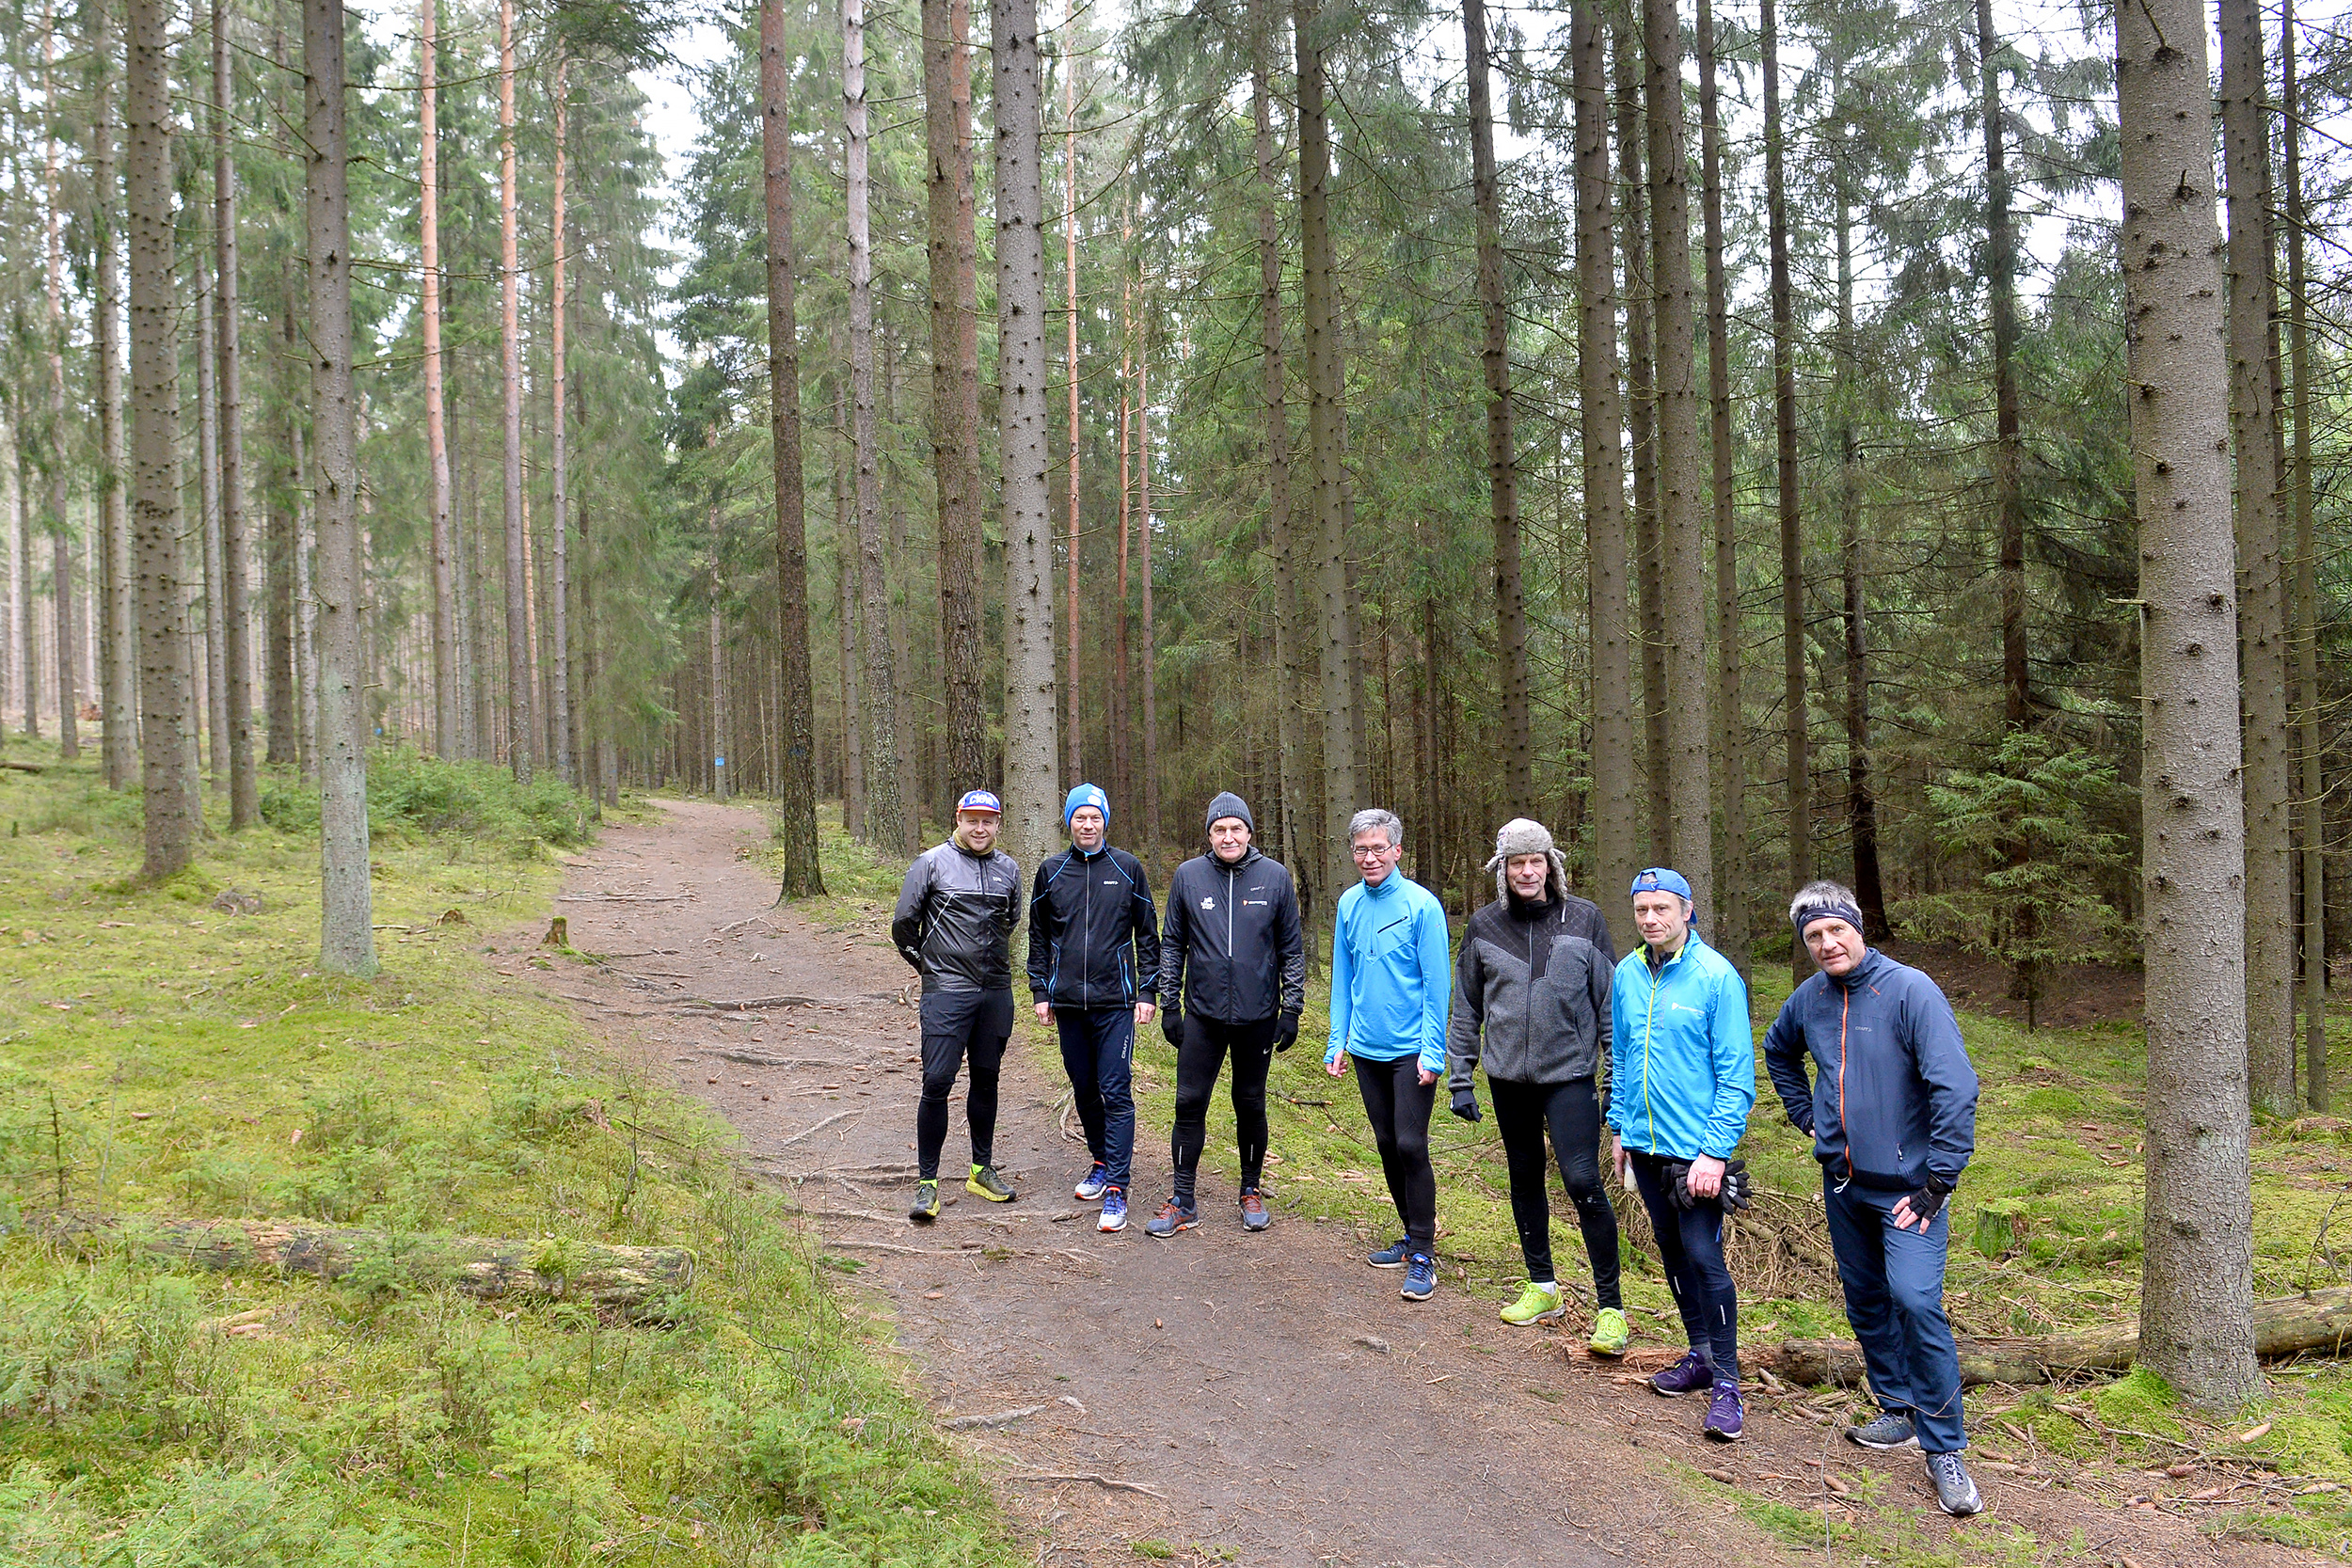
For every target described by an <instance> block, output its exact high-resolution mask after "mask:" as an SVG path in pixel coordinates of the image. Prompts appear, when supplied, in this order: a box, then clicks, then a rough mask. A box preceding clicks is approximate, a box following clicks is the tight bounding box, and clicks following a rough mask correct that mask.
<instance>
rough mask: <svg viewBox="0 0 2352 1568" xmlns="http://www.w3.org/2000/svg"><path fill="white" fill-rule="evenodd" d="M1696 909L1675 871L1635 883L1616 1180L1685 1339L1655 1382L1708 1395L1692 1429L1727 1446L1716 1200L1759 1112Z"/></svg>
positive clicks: (1616, 1019) (1735, 1019) (1613, 1013)
mask: <svg viewBox="0 0 2352 1568" xmlns="http://www.w3.org/2000/svg"><path fill="white" fill-rule="evenodd" d="M1691 916H1692V904H1691V883H1690V881H1689V879H1686V878H1685V877H1684V876H1683V875H1682V873H1680V872H1679V871H1672V870H1669V869H1667V868H1666V867H1664V866H1653V867H1651V868H1650V869H1649V870H1647V871H1645V872H1643V873H1642V874H1641V875H1640V876H1638V877H1636V878H1634V879H1633V927H1634V929H1635V930H1637V931H1639V932H1640V933H1641V936H1642V945H1641V946H1639V947H1637V948H1635V949H1634V950H1633V951H1632V952H1630V953H1628V954H1627V955H1626V956H1625V958H1624V960H1623V961H1622V962H1621V963H1619V964H1618V965H1617V973H1616V975H1615V977H1614V979H1613V981H1612V983H1611V985H1610V989H1609V1018H1610V1041H1609V1066H1610V1085H1609V1127H1610V1131H1611V1132H1614V1133H1615V1134H1616V1139H1615V1147H1614V1154H1615V1158H1616V1164H1617V1180H1620V1181H1626V1182H1627V1184H1628V1185H1629V1186H1633V1187H1635V1188H1637V1189H1638V1190H1639V1191H1640V1193H1641V1195H1642V1205H1643V1207H1644V1208H1645V1209H1647V1210H1648V1211H1649V1218H1650V1228H1651V1229H1652V1230H1653V1231H1654V1232H1656V1233H1657V1237H1658V1260H1659V1262H1660V1263H1661V1264H1662V1265H1664V1268H1665V1271H1666V1283H1667V1284H1668V1286H1670V1287H1671V1288H1672V1289H1673V1291H1674V1297H1675V1306H1676V1307H1677V1308H1678V1309H1679V1310H1680V1312H1681V1314H1682V1327H1683V1332H1684V1333H1686V1334H1687V1335H1688V1336H1689V1337H1690V1340H1691V1349H1690V1352H1689V1354H1686V1355H1684V1356H1683V1358H1682V1359H1681V1360H1680V1361H1678V1362H1677V1363H1676V1364H1675V1365H1674V1366H1672V1367H1669V1368H1667V1369H1666V1370H1664V1371H1662V1372H1660V1373H1659V1374H1658V1375H1657V1376H1656V1377H1654V1378H1652V1379H1650V1386H1651V1387H1652V1388H1654V1389H1656V1390H1657V1391H1658V1392H1659V1393H1661V1394H1664V1395H1667V1396H1668V1397H1670V1398H1671V1397H1675V1396H1678V1395H1682V1394H1688V1393H1693V1392H1695V1391H1697V1390H1698V1389H1701V1388H1708V1389H1710V1390H1711V1391H1710V1394H1709V1397H1708V1407H1707V1418H1706V1420H1705V1422H1704V1423H1703V1424H1702V1426H1701V1428H1700V1430H1701V1431H1702V1432H1704V1433H1706V1434H1707V1435H1708V1436H1709V1437H1711V1438H1714V1439H1716V1440H1717V1441H1719V1442H1725V1443H1728V1442H1732V1441H1735V1440H1737V1439H1738V1438H1739V1437H1740V1433H1741V1431H1742V1427H1743V1415H1742V1411H1741V1407H1740V1298H1739V1296H1738V1294H1737V1292H1735V1291H1733V1289H1732V1285H1731V1270H1730V1269H1729V1268H1728V1267H1727V1266H1726V1265H1725V1263H1724V1203H1725V1202H1726V1201H1727V1194H1726V1188H1725V1179H1726V1176H1727V1175H1730V1176H1734V1177H1735V1178H1736V1175H1737V1172H1736V1170H1735V1167H1733V1166H1731V1165H1730V1164H1729V1162H1730V1160H1731V1155H1732V1151H1733V1150H1734V1149H1736V1148H1739V1147H1740V1136H1741V1134H1743V1133H1744V1132H1746V1131H1747V1127H1748V1108H1749V1107H1750V1106H1752V1105H1754V1104H1755V1103H1756V1033H1755V1030H1754V1029H1753V1028H1752V1027H1751V1026H1750V1024H1749V1022H1748V988H1747V986H1746V985H1745V984H1744V983H1742V982H1741V980H1740V972H1739V971H1738V970H1736V969H1734V968H1732V967H1731V960H1730V959H1728V958H1724V956H1723V955H1722V954H1721V953H1718V952H1716V951H1715V950H1714V949H1713V948H1711V947H1709V946H1708V945H1707V943H1705V942H1701V941H1700V940H1699V935H1698V933H1697V932H1696V931H1693V930H1692V929H1691ZM1629 1175H1630V1177H1631V1180H1629V1181H1628V1180H1627V1179H1628V1176H1629ZM1732 1185H1733V1186H1734V1187H1735V1188H1736V1186H1737V1185H1738V1182H1737V1180H1736V1179H1735V1180H1733V1182H1732Z"/></svg>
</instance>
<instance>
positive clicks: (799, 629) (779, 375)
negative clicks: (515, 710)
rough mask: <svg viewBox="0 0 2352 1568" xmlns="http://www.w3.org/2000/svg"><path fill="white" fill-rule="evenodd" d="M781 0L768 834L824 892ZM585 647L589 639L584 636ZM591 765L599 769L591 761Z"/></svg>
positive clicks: (771, 385) (767, 190)
mask: <svg viewBox="0 0 2352 1568" xmlns="http://www.w3.org/2000/svg"><path fill="white" fill-rule="evenodd" d="M785 34H786V16H785V0H760V7H759V94H760V115H759V135H760V152H761V176H762V186H763V192H764V200H765V205H766V209H767V222H768V425H769V435H770V437H771V441H772V442H773V445H774V463H775V473H774V478H775V488H776V605H777V620H778V623H779V626H780V628H781V629H780V631H779V633H778V641H779V642H780V644H781V651H782V658H781V668H780V670H779V686H780V688H781V689H780V691H779V694H778V700H779V701H780V702H781V704H782V705H783V708H784V715H783V719H784V734H785V745H784V752H785V755H784V770H783V772H784V776H783V777H782V779H780V780H779V781H778V783H777V785H776V820H777V837H778V839H779V840H780V841H781V842H782V843H783V846H784V886H783V888H782V890H781V896H783V897H786V898H805V897H808V896H810V895H816V894H822V893H823V892H824V891H825V877H824V872H823V871H822V869H821V868H820V867H819V866H818V854H817V713H816V707H817V698H816V692H815V689H814V686H813V683H812V680H811V677H810V673H809V649H808V511H807V499H806V497H805V495H804V494H803V490H802V477H801V342H800V334H801V326H800V319H799V311H798V309H797V304H798V302H797V300H796V299H795V297H794V285H795V278H794V276H793V270H792V269H793V266H794V263H795V262H796V261H797V260H798V257H797V255H796V254H795V250H794V245H793V239H792V62H791V60H790V59H789V58H788V57H787V55H786V54H785ZM928 49H929V44H928V42H927V44H926V51H927V52H928ZM589 645H590V647H591V648H593V647H594V646H595V643H594V641H593V638H592V639H591V641H590V643H589ZM591 679H592V681H593V679H594V675H593V673H592V675H591ZM598 771H599V772H600V773H604V772H606V771H607V770H606V769H604V768H599V769H598ZM608 776H609V775H608Z"/></svg>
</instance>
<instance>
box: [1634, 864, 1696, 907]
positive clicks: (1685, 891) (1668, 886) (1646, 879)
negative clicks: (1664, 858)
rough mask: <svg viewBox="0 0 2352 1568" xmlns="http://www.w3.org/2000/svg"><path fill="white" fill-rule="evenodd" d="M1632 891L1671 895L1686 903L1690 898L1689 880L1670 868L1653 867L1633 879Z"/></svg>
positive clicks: (1662, 866)
mask: <svg viewBox="0 0 2352 1568" xmlns="http://www.w3.org/2000/svg"><path fill="white" fill-rule="evenodd" d="M1633 891H1634V892H1635V893H1671V894H1673V895H1675V896H1677V897H1678V898H1681V899H1684V900H1686V901H1687V900H1688V899H1689V898H1690V896H1691V881H1690V879H1689V878H1687V877H1685V876H1683V874H1682V873H1681V872H1679V871H1677V870H1675V869H1674V868H1673V867H1671V866H1664V865H1653V866H1651V867H1650V868H1649V869H1648V870H1646V871H1644V872H1642V873H1640V874H1639V875H1638V876H1636V877H1635V878H1634V879H1633Z"/></svg>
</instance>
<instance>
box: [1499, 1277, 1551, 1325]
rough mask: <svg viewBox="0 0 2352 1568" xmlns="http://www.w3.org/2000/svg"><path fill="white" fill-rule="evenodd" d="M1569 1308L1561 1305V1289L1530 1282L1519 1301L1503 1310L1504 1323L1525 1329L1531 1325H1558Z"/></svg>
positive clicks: (1521, 1292) (1520, 1295)
mask: <svg viewBox="0 0 2352 1568" xmlns="http://www.w3.org/2000/svg"><path fill="white" fill-rule="evenodd" d="M1566 1310H1567V1308H1566V1307H1564V1306H1563V1305H1562V1304H1561V1301H1560V1287H1559V1286H1557V1285H1538V1284H1536V1283H1535V1282H1534V1281H1533V1280H1530V1281H1528V1284H1527V1288H1526V1289H1525V1290H1523V1291H1520V1292H1519V1299H1518V1300H1517V1301H1515V1302H1513V1303H1512V1304H1511V1305H1510V1306H1508V1307H1504V1308H1503V1309H1502V1321H1503V1322H1504V1323H1513V1324H1517V1325H1518V1326H1520V1327H1525V1326H1526V1325H1528V1324H1530V1323H1557V1322H1558V1321H1559V1319H1560V1315H1561V1314H1562V1313H1563V1312H1565V1311H1566Z"/></svg>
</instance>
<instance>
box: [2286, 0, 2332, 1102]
mask: <svg viewBox="0 0 2352 1568" xmlns="http://www.w3.org/2000/svg"><path fill="white" fill-rule="evenodd" d="M2279 74H2280V93H2279V100H2280V102H2279V108H2280V119H2281V121H2282V122H2283V127H2284V131H2283V139H2284V141H2285V145H2286V177H2287V205H2286V223H2287V351H2288V354H2289V356H2291V358H2292V360H2293V363H2294V373H2293V388H2294V390H2293V393H2292V396H2293V398H2294V409H2295V461H2294V467H2293V470H2292V473H2293V484H2294V497H2295V605H2296V615H2295V623H2296V638H2295V663H2296V693H2297V695H2296V705H2297V712H2296V731H2297V734H2296V757H2297V771H2298V779H2297V784H2296V802H2297V804H2296V811H2297V815H2298V816H2300V818H2301V829H2302V832H2301V837H2302V840H2303V852H2302V859H2301V863H2300V883H2301V889H2302V897H2303V931H2302V938H2303V942H2302V946H2303V1087H2304V1093H2305V1095H2306V1096H2307V1097H2308V1098H2309V1100H2310V1101H2311V1106H2312V1110H2314V1111H2325V1110H2327V1109H2328V1105H2329V1102H2330V1100H2331V1098H2332V1097H2331V1094H2330V1092H2329V1089H2328V1029H2327V1019H2328V943H2327V940H2326V939H2327V911H2328V869H2327V861H2326V856H2325V853H2324V851H2325V847H2326V841H2327V819H2326V816H2325V809H2326V804H2327V789H2326V785H2325V783H2324V781H2323V779H2322V776H2321V770H2320V768H2321V762H2322V760H2323V753H2322V751H2321V739H2320V727H2319V716H2320V705H2321V703H2322V701H2323V700H2324V699H2323V694H2322V691H2321V689H2320V684H2319V543H2318V534H2317V527H2316V520H2315V518H2314V515H2313V509H2312V384H2311V372H2312V364H2311V295H2310V288H2309V280H2308V278H2307V277H2305V275H2304V270H2303V241H2304V226H2305V225H2306V223H2307V222H2308V221H2309V214H2308V213H2307V212H2306V210H2305V207H2304V200H2303V120H2302V113H2303V105H2302V87H2301V82H2300V80H2299V79H2298V77H2297V76H2296V48H2295V0H2283V3H2282V4H2281V5H2280V36H2279Z"/></svg>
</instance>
